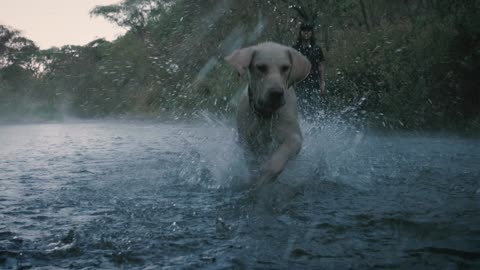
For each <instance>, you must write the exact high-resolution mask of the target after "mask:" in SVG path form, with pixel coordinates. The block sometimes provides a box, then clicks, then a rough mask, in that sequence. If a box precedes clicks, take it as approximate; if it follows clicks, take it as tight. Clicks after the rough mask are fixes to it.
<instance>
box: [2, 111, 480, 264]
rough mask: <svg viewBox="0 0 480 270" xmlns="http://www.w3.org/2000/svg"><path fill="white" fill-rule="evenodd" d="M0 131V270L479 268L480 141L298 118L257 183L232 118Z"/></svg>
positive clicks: (19, 127)
mask: <svg viewBox="0 0 480 270" xmlns="http://www.w3.org/2000/svg"><path fill="white" fill-rule="evenodd" d="M199 118H200V119H201V120H200V121H198V122H197V123H175V124H165V123H158V122H155V121H104V120H99V121H81V122H66V123H50V124H23V125H2V126H0V141H2V142H3V145H2V151H1V152H0V217H1V218H0V266H1V267H2V268H6V269H16V268H21V267H26V268H28V267H34V268H35V267H39V268H42V267H44V268H52V267H60V268H73V269H83V268H95V269H111V268H128V269H146V268H147V269H148V268H151V269H154V268H207V269H225V268H240V269H242V268H247V269H249V268H273V269H292V268H322V269H345V268H354V269H372V268H392V269H405V268H407V267H408V268H414V269H443V268H449V269H450V268H451V269H475V268H477V267H478V266H479V263H480V261H479V260H480V250H479V246H480V245H479V243H480V238H479V235H480V233H479V232H480V227H479V225H478V224H480V222H479V218H478V217H479V216H480V205H479V200H480V180H479V179H480V169H479V167H478V160H479V158H480V141H478V140H477V139H465V138H460V137H453V136H451V137H445V136H431V135H430V136H423V135H418V134H408V133H407V134H398V135H383V136H379V135H374V134H369V133H365V132H363V131H362V130H360V129H358V128H356V127H355V125H351V124H348V123H346V122H345V121H343V120H341V117H330V116H329V117H328V119H330V120H325V118H324V119H323V120H322V121H311V120H308V121H306V120H302V121H301V127H302V130H303V135H304V145H303V148H302V151H301V153H300V155H299V156H298V157H297V158H296V159H295V160H293V161H292V162H291V163H289V165H288V167H287V168H286V169H285V171H284V172H283V173H282V175H281V176H280V177H279V179H278V181H277V182H275V183H274V184H272V185H271V186H268V187H266V188H264V189H261V190H259V191H257V192H252V191H251V190H250V189H249V188H248V172H247V170H246V166H245V162H244V160H243V155H242V152H241V149H240V148H239V146H238V145H237V143H236V130H235V128H234V125H233V123H231V121H228V120H224V119H219V118H218V117H215V116H213V115H210V114H207V113H204V114H201V115H200V117H199Z"/></svg>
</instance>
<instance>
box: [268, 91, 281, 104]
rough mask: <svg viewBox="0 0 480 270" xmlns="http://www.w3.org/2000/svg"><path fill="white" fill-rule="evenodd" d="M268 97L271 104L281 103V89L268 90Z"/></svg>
mask: <svg viewBox="0 0 480 270" xmlns="http://www.w3.org/2000/svg"><path fill="white" fill-rule="evenodd" d="M268 99H269V100H270V102H271V103H273V104H277V103H281V102H282V100H283V90H282V89H272V90H270V91H269V94H268Z"/></svg>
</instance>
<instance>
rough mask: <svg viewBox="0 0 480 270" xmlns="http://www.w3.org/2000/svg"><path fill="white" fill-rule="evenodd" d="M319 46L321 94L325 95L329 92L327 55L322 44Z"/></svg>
mask: <svg viewBox="0 0 480 270" xmlns="http://www.w3.org/2000/svg"><path fill="white" fill-rule="evenodd" d="M317 48H318V50H317V57H318V71H319V73H320V74H319V78H318V81H319V83H320V95H321V96H324V95H326V94H327V91H325V55H324V54H323V50H322V48H321V47H320V46H318V47H317Z"/></svg>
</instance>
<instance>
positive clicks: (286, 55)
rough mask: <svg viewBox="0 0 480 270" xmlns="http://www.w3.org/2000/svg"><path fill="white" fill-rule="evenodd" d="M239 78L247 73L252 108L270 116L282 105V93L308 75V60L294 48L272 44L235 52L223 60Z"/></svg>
mask: <svg viewBox="0 0 480 270" xmlns="http://www.w3.org/2000/svg"><path fill="white" fill-rule="evenodd" d="M225 59H226V60H227V62H229V63H230V64H231V65H233V66H234V67H235V69H236V70H237V72H238V74H239V75H240V76H242V75H243V74H245V73H246V72H247V71H248V74H249V75H250V85H249V87H250V91H251V95H252V97H251V98H252V99H253V100H252V101H253V106H255V108H256V109H258V110H260V111H263V112H266V113H272V112H274V111H275V110H277V109H279V108H280V107H282V106H283V105H284V104H285V92H286V91H287V89H288V88H289V86H290V85H292V84H293V83H295V82H299V81H301V80H303V79H305V78H306V77H307V75H308V73H309V72H310V68H311V64H310V62H309V61H308V59H307V58H306V57H305V56H303V55H302V54H301V53H299V52H298V51H296V50H294V49H293V48H290V47H287V46H283V45H280V44H277V43H273V42H267V43H261V44H259V45H256V46H251V47H247V48H243V49H239V50H236V51H234V52H233V53H232V54H231V55H229V56H227V57H226V58H225Z"/></svg>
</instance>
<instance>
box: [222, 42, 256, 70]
mask: <svg viewBox="0 0 480 270" xmlns="http://www.w3.org/2000/svg"><path fill="white" fill-rule="evenodd" d="M254 52H255V50H254V48H253V47H247V48H243V49H238V50H235V51H234V52H233V53H232V54H230V55H229V56H227V57H225V60H227V62H228V63H230V64H231V65H232V66H233V67H234V68H235V70H237V72H238V75H240V76H243V74H245V72H246V71H247V68H248V66H249V65H250V62H251V61H252V57H253V54H254Z"/></svg>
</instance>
